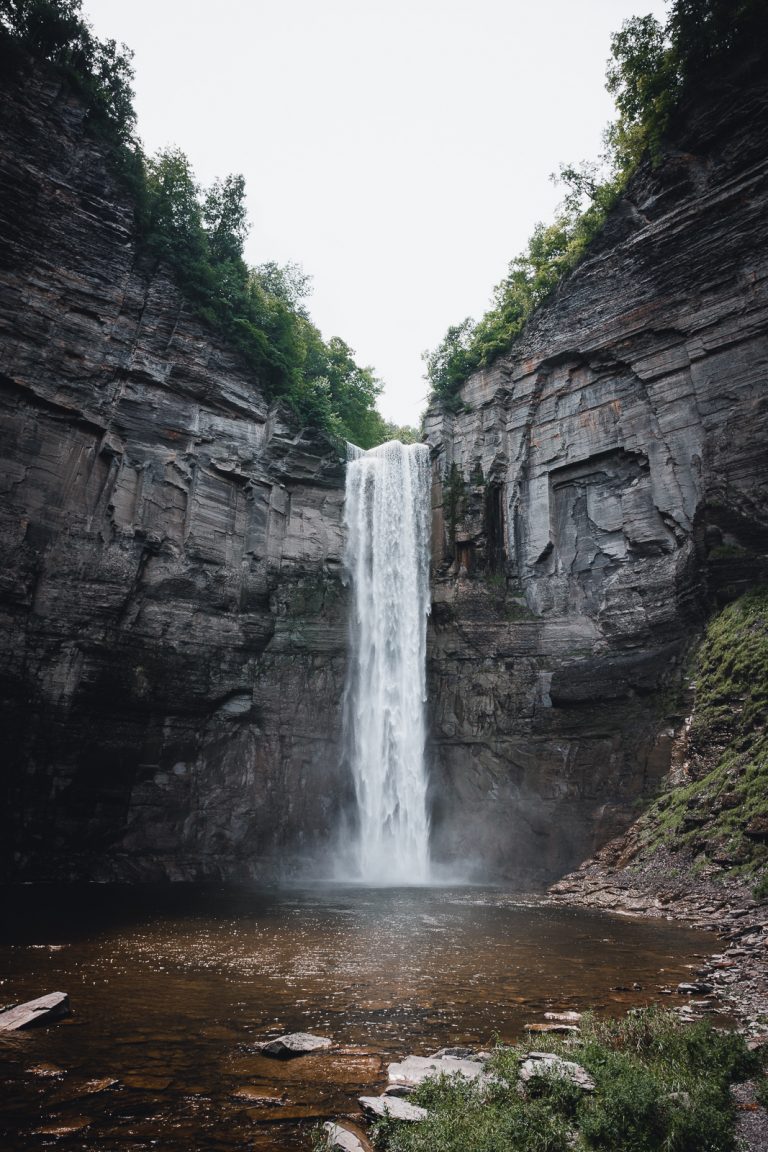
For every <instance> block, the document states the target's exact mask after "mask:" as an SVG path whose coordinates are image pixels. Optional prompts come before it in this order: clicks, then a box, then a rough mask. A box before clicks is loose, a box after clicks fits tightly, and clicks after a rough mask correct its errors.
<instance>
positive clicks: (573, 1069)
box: [519, 1052, 595, 1092]
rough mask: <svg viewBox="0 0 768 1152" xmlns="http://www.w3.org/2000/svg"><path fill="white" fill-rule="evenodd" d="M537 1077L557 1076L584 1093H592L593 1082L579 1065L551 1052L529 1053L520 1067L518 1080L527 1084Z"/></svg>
mask: <svg viewBox="0 0 768 1152" xmlns="http://www.w3.org/2000/svg"><path fill="white" fill-rule="evenodd" d="M537 1076H559V1077H560V1078H561V1079H562V1080H568V1081H569V1083H571V1084H575V1085H576V1087H577V1088H582V1089H583V1090H584V1091H585V1092H594V1090H595V1082H594V1080H593V1079H592V1077H591V1076H590V1075H589V1073H588V1072H587V1070H586V1069H585V1068H582V1066H581V1064H576V1063H575V1062H574V1061H573V1060H563V1058H562V1057H561V1056H555V1055H554V1054H553V1053H552V1052H529V1053H528V1055H527V1056H526V1058H525V1060H523V1063H522V1064H521V1066H520V1072H519V1079H520V1080H521V1081H522V1082H523V1083H524V1084H527V1083H528V1081H529V1080H533V1079H535V1078H536V1077H537Z"/></svg>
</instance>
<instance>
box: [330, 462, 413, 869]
mask: <svg viewBox="0 0 768 1152" xmlns="http://www.w3.org/2000/svg"><path fill="white" fill-rule="evenodd" d="M350 455H353V456H354V458H353V459H350V461H349V463H348V464H347V485H346V499H345V522H346V528H347V551H346V563H347V570H348V573H349V577H350V580H351V583H352V593H353V610H352V620H351V653H350V662H349V672H348V676H347V688H346V693H345V737H346V748H347V753H348V755H349V758H350V763H351V767H352V774H353V777H354V783H355V793H356V796H357V807H358V831H357V842H356V846H355V848H356V857H357V859H356V862H355V865H354V871H355V873H356V876H357V878H359V879H361V880H364V881H369V882H372V883H424V882H425V881H426V880H427V879H428V878H429V820H428V817H427V779H426V771H425V765H424V738H425V716H424V705H425V701H426V668H425V663H426V632H427V614H428V612H429V514H430V508H429V505H430V472H429V449H428V448H427V447H426V445H423V444H411V445H408V446H405V445H403V444H400V443H399V442H398V441H392V442H391V443H389V444H382V445H381V446H380V447H378V448H372V449H371V450H370V451H369V452H359V451H358V453H357V454H355V453H354V452H353V453H350Z"/></svg>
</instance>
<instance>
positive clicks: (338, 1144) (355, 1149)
mask: <svg viewBox="0 0 768 1152" xmlns="http://www.w3.org/2000/svg"><path fill="white" fill-rule="evenodd" d="M323 1130H324V1131H325V1132H327V1134H328V1144H329V1145H330V1147H331V1148H333V1149H334V1152H336V1150H338V1152H372V1145H371V1142H370V1140H368V1139H367V1138H366V1137H365V1136H364V1135H363V1133H362V1132H360V1131H358V1130H357V1129H356V1128H354V1127H353V1126H352V1125H351V1124H350V1125H347V1124H343V1123H341V1122H340V1121H338V1120H336V1121H334V1120H328V1121H327V1122H326V1123H325V1124H323Z"/></svg>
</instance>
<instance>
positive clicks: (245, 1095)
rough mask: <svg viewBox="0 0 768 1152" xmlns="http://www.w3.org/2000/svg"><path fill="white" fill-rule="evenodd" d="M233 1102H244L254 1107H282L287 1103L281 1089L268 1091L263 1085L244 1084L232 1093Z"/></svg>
mask: <svg viewBox="0 0 768 1152" xmlns="http://www.w3.org/2000/svg"><path fill="white" fill-rule="evenodd" d="M232 1099H233V1100H244V1101H245V1102H246V1103H247V1104H251V1105H253V1106H254V1107H273V1108H274V1107H280V1106H281V1105H282V1104H284V1103H285V1093H284V1092H281V1091H280V1089H279V1088H275V1089H268V1088H265V1087H264V1086H263V1085H262V1084H258V1085H251V1084H244V1085H242V1087H240V1088H237V1089H236V1090H235V1091H234V1092H233V1093H232Z"/></svg>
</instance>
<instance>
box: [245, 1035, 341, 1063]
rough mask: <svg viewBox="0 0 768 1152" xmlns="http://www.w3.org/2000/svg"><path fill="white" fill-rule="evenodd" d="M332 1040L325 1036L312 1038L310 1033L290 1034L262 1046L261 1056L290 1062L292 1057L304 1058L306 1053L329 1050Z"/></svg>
mask: <svg viewBox="0 0 768 1152" xmlns="http://www.w3.org/2000/svg"><path fill="white" fill-rule="evenodd" d="M332 1046H333V1040H329V1039H328V1037H327V1036H313V1035H312V1033H311V1032H290V1033H289V1034H288V1035H287V1036H278V1037H277V1039H276V1040H268V1041H267V1043H266V1044H262V1045H261V1048H260V1052H261V1054H262V1056H275V1057H276V1058H277V1059H278V1060H290V1059H291V1058H292V1057H293V1056H305V1055H306V1054H307V1052H318V1051H320V1049H321V1048H331V1047H332Z"/></svg>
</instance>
